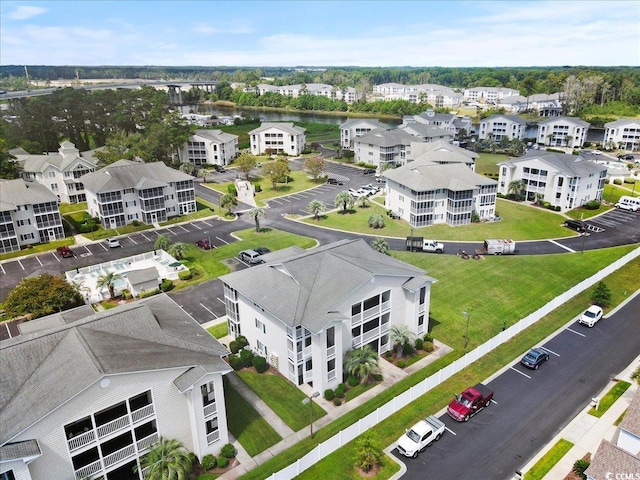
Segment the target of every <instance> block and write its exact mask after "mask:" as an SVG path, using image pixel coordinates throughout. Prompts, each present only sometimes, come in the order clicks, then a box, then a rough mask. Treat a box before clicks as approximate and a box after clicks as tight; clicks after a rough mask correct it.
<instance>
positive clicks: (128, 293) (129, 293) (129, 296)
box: [122, 288, 133, 300]
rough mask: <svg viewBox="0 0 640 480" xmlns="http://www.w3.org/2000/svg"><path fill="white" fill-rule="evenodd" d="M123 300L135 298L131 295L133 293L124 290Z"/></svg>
mask: <svg viewBox="0 0 640 480" xmlns="http://www.w3.org/2000/svg"><path fill="white" fill-rule="evenodd" d="M122 298H124V299H125V300H129V299H131V298H133V295H132V294H131V292H130V291H129V290H128V289H126V288H125V289H124V290H123V291H122Z"/></svg>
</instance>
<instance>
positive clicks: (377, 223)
mask: <svg viewBox="0 0 640 480" xmlns="http://www.w3.org/2000/svg"><path fill="white" fill-rule="evenodd" d="M384 225H385V223H384V217H383V216H382V215H379V214H378V215H375V214H374V215H369V227H370V228H384Z"/></svg>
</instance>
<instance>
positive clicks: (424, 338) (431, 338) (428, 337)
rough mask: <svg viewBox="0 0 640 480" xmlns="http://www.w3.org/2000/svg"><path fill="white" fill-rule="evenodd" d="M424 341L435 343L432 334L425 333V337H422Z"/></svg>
mask: <svg viewBox="0 0 640 480" xmlns="http://www.w3.org/2000/svg"><path fill="white" fill-rule="evenodd" d="M422 340H424V342H425V343H426V342H433V337H432V336H431V334H430V333H425V334H424V336H423V337H422Z"/></svg>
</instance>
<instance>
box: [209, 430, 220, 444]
mask: <svg viewBox="0 0 640 480" xmlns="http://www.w3.org/2000/svg"><path fill="white" fill-rule="evenodd" d="M218 440H220V432H218V431H217V430H216V431H215V432H211V433H207V445H211V444H212V443H214V442H217V441H218Z"/></svg>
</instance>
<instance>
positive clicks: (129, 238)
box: [128, 237, 138, 245]
mask: <svg viewBox="0 0 640 480" xmlns="http://www.w3.org/2000/svg"><path fill="white" fill-rule="evenodd" d="M128 239H129V240H131V241H132V242H133V243H134V244H136V245H137V244H138V242H136V241H135V240H134V239H133V238H131V237H128Z"/></svg>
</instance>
